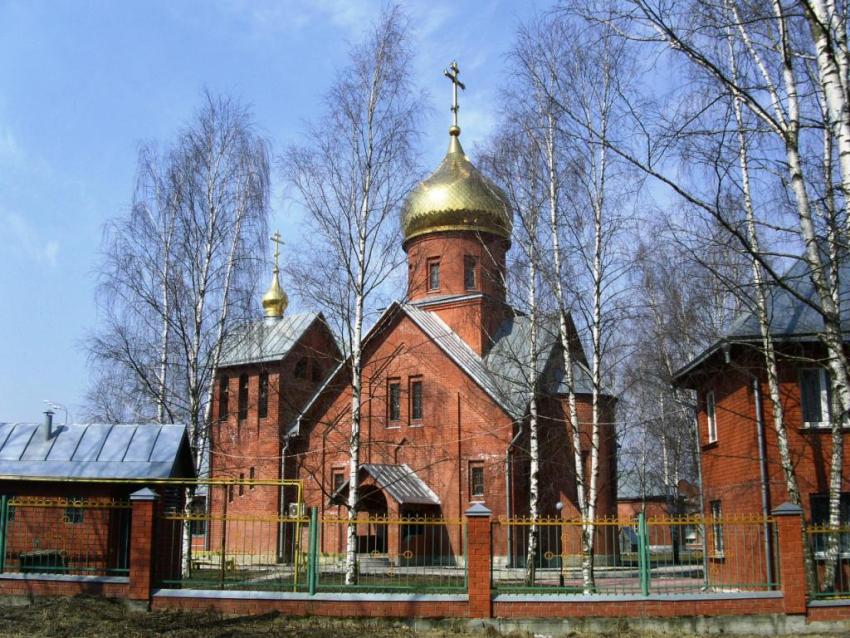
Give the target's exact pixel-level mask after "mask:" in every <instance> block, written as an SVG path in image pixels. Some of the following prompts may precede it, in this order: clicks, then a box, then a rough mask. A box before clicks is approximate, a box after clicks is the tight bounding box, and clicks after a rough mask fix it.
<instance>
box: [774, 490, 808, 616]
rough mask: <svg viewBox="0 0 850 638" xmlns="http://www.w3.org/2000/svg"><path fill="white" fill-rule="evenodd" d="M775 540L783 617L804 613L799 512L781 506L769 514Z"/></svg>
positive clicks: (801, 531)
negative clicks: (777, 542) (777, 547)
mask: <svg viewBox="0 0 850 638" xmlns="http://www.w3.org/2000/svg"><path fill="white" fill-rule="evenodd" d="M771 514H772V515H773V517H774V518H775V519H776V527H777V532H778V536H779V552H778V553H779V578H780V583H781V586H782V597H783V599H784V602H785V613H786V614H805V613H806V593H807V592H806V566H805V561H804V558H803V510H802V509H800V507H799V506H798V505H794V504H793V503H783V504H782V505H780V506H779V507H777V508H776V509H774V510H773V512H771Z"/></svg>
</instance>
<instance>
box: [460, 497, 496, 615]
mask: <svg viewBox="0 0 850 638" xmlns="http://www.w3.org/2000/svg"><path fill="white" fill-rule="evenodd" d="M491 514H492V512H490V510H489V509H488V508H487V506H486V505H484V503H473V504H472V505H471V506H470V507H469V509H467V510H466V512H465V515H466V574H467V578H466V582H467V594H468V596H469V611H468V615H469V617H470V618H490V617H491V616H492V615H493V605H492V600H491V596H490V517H491Z"/></svg>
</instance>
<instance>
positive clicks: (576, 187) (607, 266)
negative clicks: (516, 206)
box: [512, 16, 629, 591]
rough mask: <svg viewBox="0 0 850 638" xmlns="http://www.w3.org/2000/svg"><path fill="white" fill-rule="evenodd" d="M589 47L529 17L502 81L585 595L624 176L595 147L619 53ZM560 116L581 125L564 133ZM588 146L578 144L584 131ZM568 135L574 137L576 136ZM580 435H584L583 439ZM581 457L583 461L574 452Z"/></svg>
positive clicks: (573, 33)
mask: <svg viewBox="0 0 850 638" xmlns="http://www.w3.org/2000/svg"><path fill="white" fill-rule="evenodd" d="M613 35H614V34H613V32H612V33H611V34H609V36H608V37H605V38H600V39H599V40H598V41H595V42H589V41H588V40H586V39H585V38H583V36H582V34H581V33H580V32H579V31H578V30H576V29H574V28H571V27H570V25H569V24H567V23H566V22H565V21H563V20H561V19H559V18H558V17H557V16H555V17H552V16H549V17H546V18H541V19H538V20H537V21H534V22H532V23H530V24H528V25H526V26H524V27H523V28H521V29H520V31H519V34H518V38H517V43H516V45H515V47H514V50H513V53H512V61H513V65H512V73H513V74H514V77H515V79H516V82H517V84H518V85H519V87H521V88H519V89H518V90H517V92H518V93H524V94H525V97H526V100H528V96H533V97H532V99H531V100H529V101H531V102H533V103H534V105H535V106H534V107H533V108H529V109H527V112H525V113H523V115H522V117H523V118H524V121H525V122H527V127H528V128H529V129H530V131H531V136H532V137H533V138H534V139H535V140H536V143H537V149H538V156H539V158H540V160H539V161H540V166H541V170H540V173H541V175H542V176H543V179H542V181H543V182H544V183H545V185H546V186H545V188H544V189H543V190H544V191H545V201H546V206H547V207H548V211H549V215H548V220H547V221H548V227H547V228H546V234H548V235H549V236H550V237H551V239H550V242H551V245H550V247H549V248H548V249H547V250H546V251H545V252H544V253H541V255H545V258H543V259H536V261H539V262H540V263H541V264H545V268H542V269H541V270H540V272H541V273H545V279H546V281H547V282H548V283H549V285H550V287H551V290H552V293H553V297H554V303H555V306H556V315H557V324H558V338H559V341H560V345H561V348H560V351H561V352H562V356H563V359H564V360H563V367H564V373H565V382H566V386H567V404H568V423H567V428H568V431H569V436H570V438H571V441H572V447H573V451H574V454H575V459H574V462H575V468H576V486H577V493H578V503H577V505H578V509H579V511H580V515H581V518H582V521H583V526H582V573H583V579H584V587H585V590H586V591H591V590H592V589H593V587H594V575H593V563H594V560H593V552H594V537H595V525H594V520H595V518H596V515H597V501H598V490H599V468H600V458H599V450H600V443H601V437H602V436H610V435H611V434H609V433H612V432H613V425H614V424H612V423H609V422H605V419H606V406H604V405H603V403H604V401H605V399H604V397H605V396H607V395H608V394H609V392H608V390H607V389H606V388H607V387H608V386H609V382H610V380H611V376H610V374H609V373H610V371H611V365H610V364H611V355H612V353H613V351H612V349H611V346H612V344H613V342H614V334H615V332H616V331H615V330H613V329H612V328H613V327H614V325H615V323H616V321H617V319H616V317H617V316H618V315H620V311H621V310H622V308H621V307H620V302H621V292H622V286H621V283H622V281H623V277H624V275H625V273H626V272H627V267H626V262H627V261H628V260H627V259H625V260H624V257H625V252H624V251H623V250H622V245H621V244H620V243H619V239H618V237H619V235H620V233H621V230H622V228H621V221H622V220H621V218H620V217H619V215H618V214H617V213H615V210H616V207H617V205H618V204H619V203H620V202H618V201H617V197H616V196H617V195H618V194H619V193H620V192H622V189H624V188H626V187H627V186H626V185H627V184H628V181H629V180H628V177H627V176H626V175H622V174H621V175H618V176H617V182H616V184H612V183H611V182H609V180H610V178H611V176H612V164H611V162H610V158H609V156H608V149H607V147H606V144H605V143H600V140H605V139H607V137H608V132H609V127H610V126H611V124H612V121H613V120H615V119H616V117H617V115H616V108H617V106H616V105H617V101H618V84H617V81H618V75H617V74H618V73H619V72H620V71H621V69H620V67H621V65H622V64H623V56H622V50H621V47H620V46H619V45H618V42H617V40H616V39H615V38H614V37H613ZM567 112H569V113H570V114H571V115H572V117H573V118H575V119H576V120H579V121H580V122H581V127H576V126H574V125H573V121H572V119H571V118H568V117H565V114H566V113H567ZM582 127H589V128H592V129H593V130H594V131H595V132H596V133H597V136H598V138H597V139H594V140H593V141H592V142H591V143H590V144H587V143H585V140H586V139H587V135H586V134H585V132H584V128H582ZM577 129H578V133H579V134H578V135H577V134H576V130H577ZM571 315H576V316H577V317H578V319H579V321H578V324H579V326H580V328H579V329H580V330H581V331H583V332H584V336H585V337H586V342H587V344H588V346H589V357H590V377H591V386H592V391H591V393H592V399H591V400H592V414H591V419H590V421H591V422H590V423H589V424H587V425H586V426H585V427H584V428H583V427H582V424H581V423H580V421H579V417H578V408H577V401H576V392H575V379H574V378H573V371H574V369H575V361H574V349H575V345H574V342H575V339H576V335H574V334H571V323H570V321H571V320H570V317H571ZM583 429H585V430H586V431H584V432H583ZM584 449H588V451H589V458H588V459H587V460H585V457H584V455H583V454H582V451H583V450H584Z"/></svg>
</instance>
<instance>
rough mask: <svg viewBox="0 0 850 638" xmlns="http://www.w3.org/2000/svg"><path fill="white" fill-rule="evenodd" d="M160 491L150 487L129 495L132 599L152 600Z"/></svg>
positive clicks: (130, 588) (130, 594)
mask: <svg viewBox="0 0 850 638" xmlns="http://www.w3.org/2000/svg"><path fill="white" fill-rule="evenodd" d="M158 499H159V495H157V493H156V492H154V491H153V490H151V489H149V488H147V487H146V488H144V489H141V490H139V491H137V492H133V493H132V494H131V495H130V503H131V505H132V512H133V514H132V524H131V527H130V587H129V591H128V597H129V598H130V599H131V600H147V601H149V600H150V597H151V585H152V583H153V567H154V561H153V549H154V510H155V506H156V501H157V500H158Z"/></svg>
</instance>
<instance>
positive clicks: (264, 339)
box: [219, 312, 320, 368]
mask: <svg viewBox="0 0 850 638" xmlns="http://www.w3.org/2000/svg"><path fill="white" fill-rule="evenodd" d="M319 316H320V315H319V313H316V312H306V313H301V314H297V315H285V316H283V317H282V318H281V319H278V320H275V321H267V320H262V321H256V322H253V323H250V324H246V325H244V326H242V327H241V328H240V329H239V330H236V331H235V332H234V333H233V334H231V335H230V336H229V337H228V338H227V339H225V341H224V343H223V344H222V347H221V361H220V362H219V367H222V368H223V367H226V366H234V365H242V364H245V363H262V362H264V361H277V360H279V359H282V358H283V357H285V356H286V355H287V354H288V353H289V351H290V350H291V349H292V347H293V346H294V345H295V344H296V343H298V340H299V339H301V337H302V336H303V335H304V333H305V332H306V331H307V328H309V327H310V325H311V324H312V323H313V322H314V321H315V320H316V319H318V318H319Z"/></svg>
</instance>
